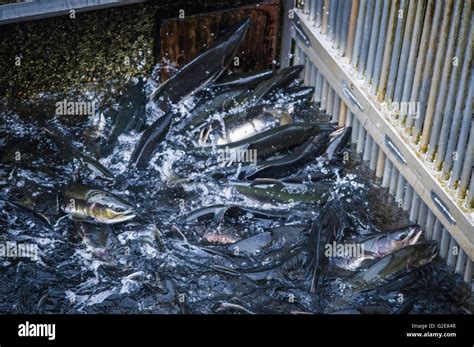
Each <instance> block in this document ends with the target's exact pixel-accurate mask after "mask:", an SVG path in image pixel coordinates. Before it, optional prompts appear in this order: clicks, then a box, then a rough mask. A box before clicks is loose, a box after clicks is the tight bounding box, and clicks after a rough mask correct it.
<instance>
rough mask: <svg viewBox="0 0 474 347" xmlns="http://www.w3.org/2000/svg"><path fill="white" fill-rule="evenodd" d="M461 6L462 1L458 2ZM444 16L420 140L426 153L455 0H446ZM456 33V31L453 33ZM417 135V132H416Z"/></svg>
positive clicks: (423, 151)
mask: <svg viewBox="0 0 474 347" xmlns="http://www.w3.org/2000/svg"><path fill="white" fill-rule="evenodd" d="M458 4H459V8H460V7H461V6H460V2H458ZM445 5H446V6H445V8H444V16H443V24H442V25H441V33H440V35H439V41H438V43H437V46H436V50H437V52H436V60H435V64H434V68H433V77H432V79H431V87H430V91H429V96H428V102H427V105H426V111H425V112H424V115H425V121H424V123H423V130H422V133H421V140H420V151H421V152H422V153H426V151H427V150H428V143H429V140H430V132H431V125H432V123H433V116H434V108H435V103H436V100H437V99H438V91H439V82H440V78H441V69H442V67H443V62H445V61H446V54H445V52H446V42H447V41H448V38H449V37H448V33H449V28H450V25H449V24H450V18H451V11H452V8H453V6H452V5H453V0H446V2H445ZM453 35H455V33H453ZM415 135H416V134H415Z"/></svg>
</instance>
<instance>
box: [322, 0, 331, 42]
mask: <svg viewBox="0 0 474 347" xmlns="http://www.w3.org/2000/svg"><path fill="white" fill-rule="evenodd" d="M328 14H329V0H324V4H323V15H322V19H321V34H323V35H327V33H328Z"/></svg>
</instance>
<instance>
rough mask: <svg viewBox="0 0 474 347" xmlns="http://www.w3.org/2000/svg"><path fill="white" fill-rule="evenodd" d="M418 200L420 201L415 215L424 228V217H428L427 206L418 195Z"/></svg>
mask: <svg viewBox="0 0 474 347" xmlns="http://www.w3.org/2000/svg"><path fill="white" fill-rule="evenodd" d="M415 194H416V193H415ZM418 200H419V201H420V207H419V212H418V217H417V223H418V224H419V225H420V226H421V227H422V228H425V226H426V219H427V217H428V211H427V210H428V207H427V206H426V204H425V203H424V202H423V201H422V200H421V199H420V198H419V197H418Z"/></svg>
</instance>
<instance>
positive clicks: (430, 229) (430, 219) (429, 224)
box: [425, 211, 435, 240]
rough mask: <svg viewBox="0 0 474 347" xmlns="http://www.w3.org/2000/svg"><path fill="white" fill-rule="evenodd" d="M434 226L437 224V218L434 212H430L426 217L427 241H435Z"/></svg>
mask: <svg viewBox="0 0 474 347" xmlns="http://www.w3.org/2000/svg"><path fill="white" fill-rule="evenodd" d="M434 224H435V216H434V214H433V212H431V211H428V214H427V215H426V224H425V231H426V234H425V238H426V239H427V240H431V239H433V233H434Z"/></svg>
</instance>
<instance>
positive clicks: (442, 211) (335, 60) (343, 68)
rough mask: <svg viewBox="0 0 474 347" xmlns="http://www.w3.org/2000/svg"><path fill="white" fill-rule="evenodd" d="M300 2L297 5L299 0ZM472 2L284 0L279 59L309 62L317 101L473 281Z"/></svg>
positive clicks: (451, 262) (306, 76)
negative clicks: (349, 133)
mask: <svg viewBox="0 0 474 347" xmlns="http://www.w3.org/2000/svg"><path fill="white" fill-rule="evenodd" d="M295 6H296V7H295ZM472 6H473V3H472V1H471V0H464V1H454V0H412V1H408V0H383V1H378V0H352V1H350V0H305V1H304V2H303V1H299V2H298V3H295V2H294V1H290V0H287V1H286V2H285V17H284V25H283V34H282V45H281V47H282V52H281V53H282V54H281V57H282V58H281V64H282V65H283V66H286V65H289V64H304V65H305V70H304V72H303V75H302V77H303V78H304V81H305V83H306V84H308V85H312V86H315V88H316V94H315V99H314V101H315V102H316V103H319V105H320V108H321V109H322V110H325V112H326V113H328V114H330V115H332V119H333V120H334V121H337V122H338V124H339V125H340V126H343V125H346V126H352V143H354V144H355V146H356V151H357V152H358V153H360V154H361V156H362V159H363V160H364V161H365V162H367V164H368V165H369V167H370V169H371V170H373V171H374V174H375V176H376V177H377V178H378V179H380V182H381V185H382V186H383V187H386V188H387V189H388V190H389V192H390V193H391V194H392V195H393V196H394V197H395V199H396V200H397V201H398V202H399V206H400V208H403V210H405V211H407V212H408V213H409V218H410V220H411V221H413V222H416V223H418V224H420V225H421V226H422V227H423V228H424V229H425V231H426V235H427V237H428V238H431V239H434V240H436V241H438V242H439V244H440V255H441V257H443V258H445V259H446V262H447V264H448V265H450V266H451V267H452V269H453V271H455V272H457V273H460V274H463V275H464V280H465V281H466V282H467V283H469V284H471V283H472V259H473V258H474V250H473V243H474V222H473V219H474V218H473V211H474V210H473V208H474V183H473V180H474V179H473V174H472V164H473V162H472V161H473V147H474V126H473V118H472V103H473V84H474V83H473V82H474V80H473V74H474V72H473V71H474V70H473V68H474V67H473V65H472V59H473V54H472V43H473V39H474V17H473V9H472Z"/></svg>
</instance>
